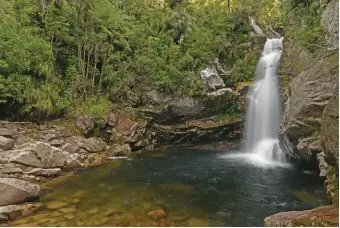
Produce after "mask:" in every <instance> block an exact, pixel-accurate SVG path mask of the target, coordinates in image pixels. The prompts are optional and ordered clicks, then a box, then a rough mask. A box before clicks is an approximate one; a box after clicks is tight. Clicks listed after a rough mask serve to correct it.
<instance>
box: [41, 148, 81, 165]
mask: <svg viewBox="0 0 340 228" xmlns="http://www.w3.org/2000/svg"><path fill="white" fill-rule="evenodd" d="M35 152H36V154H37V156H38V157H39V159H40V161H41V163H42V164H43V168H62V169H64V170H65V169H66V170H70V169H74V168H79V167H81V165H80V164H79V162H78V161H77V160H76V159H75V158H74V157H73V155H72V154H70V153H68V152H66V151H63V150H61V149H59V148H56V147H53V146H50V145H49V144H47V143H43V142H40V143H38V144H37V148H36V150H35Z"/></svg>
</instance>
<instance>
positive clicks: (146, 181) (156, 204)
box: [10, 149, 327, 226]
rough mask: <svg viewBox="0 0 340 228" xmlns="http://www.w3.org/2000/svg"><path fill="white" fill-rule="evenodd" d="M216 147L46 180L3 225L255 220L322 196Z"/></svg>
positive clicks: (289, 176) (310, 180)
mask: <svg viewBox="0 0 340 228" xmlns="http://www.w3.org/2000/svg"><path fill="white" fill-rule="evenodd" d="M221 153H222V154H223V153H224V154H228V152H221V151H203V150H196V151H193V150H192V149H191V150H185V149H180V150H179V149H176V151H169V152H168V153H154V154H153V153H149V154H146V155H142V156H139V157H134V158H133V159H132V160H114V161H110V162H108V163H107V164H104V165H101V166H98V167H91V168H86V169H82V170H80V171H78V172H77V173H76V174H75V175H72V176H69V177H66V178H63V179H61V180H58V181H53V182H50V183H48V184H46V185H45V187H44V189H43V193H44V194H43V195H42V197H41V198H40V200H39V202H38V203H40V204H41V207H40V208H39V209H38V210H36V211H34V212H33V213H32V214H30V215H28V216H26V217H23V218H21V219H18V220H17V221H15V222H13V223H11V224H10V225H13V226H20V225H21V226H262V225H263V219H264V217H266V216H268V215H270V214H273V213H277V212H281V211H288V210H302V209H309V208H312V207H316V206H319V205H324V204H326V203H327V202H326V197H325V195H324V193H323V192H324V189H323V184H322V180H320V179H319V178H318V177H317V176H315V175H310V174H307V173H305V172H303V171H302V170H299V169H297V168H294V167H290V168H285V167H276V168H270V167H269V168H266V169H263V168H261V167H256V166H252V165H249V163H247V162H243V161H242V159H236V160H235V159H231V160H230V159H225V158H223V156H222V157H221ZM164 213H165V214H164ZM148 214H149V215H148ZM150 214H152V216H151V215H150ZM154 216H156V217H154Z"/></svg>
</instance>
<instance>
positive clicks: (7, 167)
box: [0, 163, 23, 174]
mask: <svg viewBox="0 0 340 228" xmlns="http://www.w3.org/2000/svg"><path fill="white" fill-rule="evenodd" d="M0 173H3V174H21V173H23V172H22V169H21V168H19V167H16V166H15V165H14V164H12V163H8V164H3V165H1V164H0Z"/></svg>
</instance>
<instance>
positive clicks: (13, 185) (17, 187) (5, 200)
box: [0, 178, 40, 206]
mask: <svg viewBox="0 0 340 228" xmlns="http://www.w3.org/2000/svg"><path fill="white" fill-rule="evenodd" d="M39 192H40V187H39V185H37V184H32V183H30V182H27V181H23V180H18V179H15V178H0V206H5V205H10V204H18V203H22V202H25V201H27V200H29V199H33V198H37V197H39Z"/></svg>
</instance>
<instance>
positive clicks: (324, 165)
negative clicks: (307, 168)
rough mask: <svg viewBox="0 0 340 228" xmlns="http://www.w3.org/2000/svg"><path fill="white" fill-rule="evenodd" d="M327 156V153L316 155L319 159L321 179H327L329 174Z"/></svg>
mask: <svg viewBox="0 0 340 228" xmlns="http://www.w3.org/2000/svg"><path fill="white" fill-rule="evenodd" d="M325 156H326V155H325V152H321V153H318V154H317V155H316V158H317V159H318V163H319V170H320V174H319V176H320V177H325V176H327V174H328V166H329V165H328V164H327V162H326V161H325Z"/></svg>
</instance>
